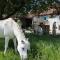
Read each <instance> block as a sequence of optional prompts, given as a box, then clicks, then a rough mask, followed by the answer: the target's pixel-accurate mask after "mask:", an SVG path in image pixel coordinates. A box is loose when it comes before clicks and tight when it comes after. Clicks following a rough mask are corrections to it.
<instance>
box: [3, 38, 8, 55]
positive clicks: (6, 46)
mask: <svg viewBox="0 0 60 60" xmlns="http://www.w3.org/2000/svg"><path fill="white" fill-rule="evenodd" d="M8 43H9V37H5V50H4V54H5V53H6V50H7V48H8Z"/></svg>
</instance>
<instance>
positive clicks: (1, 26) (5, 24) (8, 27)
mask: <svg viewBox="0 0 60 60" xmlns="http://www.w3.org/2000/svg"><path fill="white" fill-rule="evenodd" d="M5 35H7V36H10V37H13V36H14V34H13V20H12V19H11V18H8V19H5V20H1V21H0V38H1V37H5Z"/></svg>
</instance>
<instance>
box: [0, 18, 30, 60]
mask: <svg viewBox="0 0 60 60" xmlns="http://www.w3.org/2000/svg"><path fill="white" fill-rule="evenodd" d="M0 38H5V50H4V54H5V53H6V50H7V48H8V42H9V40H10V39H13V42H14V47H15V51H17V50H18V52H19V54H20V57H21V60H26V59H27V50H28V49H29V48H30V43H29V41H28V39H26V38H25V35H24V33H23V31H22V29H21V27H19V25H18V24H17V23H16V22H15V21H14V20H13V19H12V18H8V19H5V20H0ZM16 39H17V42H18V45H17V48H16Z"/></svg>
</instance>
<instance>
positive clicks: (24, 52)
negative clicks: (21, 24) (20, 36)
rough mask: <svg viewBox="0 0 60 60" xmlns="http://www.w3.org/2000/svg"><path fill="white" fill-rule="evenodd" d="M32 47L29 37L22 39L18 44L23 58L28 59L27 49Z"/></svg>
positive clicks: (23, 59) (22, 59)
mask: <svg viewBox="0 0 60 60" xmlns="http://www.w3.org/2000/svg"><path fill="white" fill-rule="evenodd" d="M29 49H30V43H29V41H28V39H25V40H21V42H20V44H19V45H18V52H19V54H20V57H21V60H26V59H27V50H29Z"/></svg>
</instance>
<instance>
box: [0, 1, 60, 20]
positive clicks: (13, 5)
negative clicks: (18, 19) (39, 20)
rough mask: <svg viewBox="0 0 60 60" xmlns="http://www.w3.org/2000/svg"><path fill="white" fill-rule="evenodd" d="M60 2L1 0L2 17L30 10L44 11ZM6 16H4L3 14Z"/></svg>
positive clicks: (0, 17)
mask: <svg viewBox="0 0 60 60" xmlns="http://www.w3.org/2000/svg"><path fill="white" fill-rule="evenodd" d="M56 3H60V1H59V0H1V1H0V19H5V18H8V17H10V16H11V15H13V14H15V13H20V15H25V14H27V13H28V12H29V11H32V12H33V13H35V12H38V13H40V12H42V11H44V10H47V9H48V7H49V6H53V5H56ZM4 14H5V15H6V16H3V15H4Z"/></svg>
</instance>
